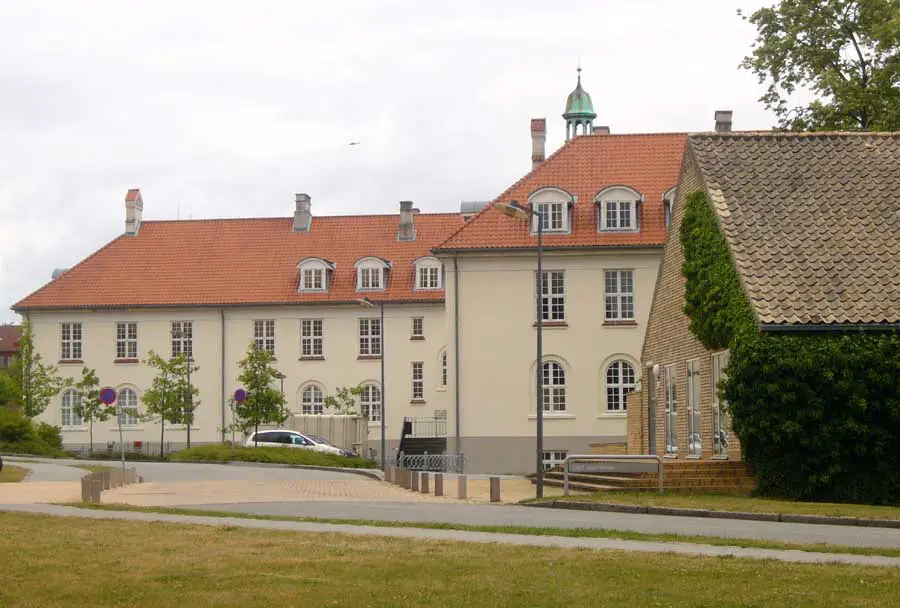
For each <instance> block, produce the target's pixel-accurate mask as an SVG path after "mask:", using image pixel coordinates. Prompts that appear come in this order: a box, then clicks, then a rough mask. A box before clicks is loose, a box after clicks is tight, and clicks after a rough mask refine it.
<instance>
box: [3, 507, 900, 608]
mask: <svg viewBox="0 0 900 608" xmlns="http://www.w3.org/2000/svg"><path fill="white" fill-rule="evenodd" d="M0 538H3V551H2V552H0V571H2V572H3V576H4V580H6V581H14V582H13V583H12V584H3V585H0V605H2V606H41V607H47V606H51V607H52V606H66V607H73V608H78V607H81V606H85V607H86V606H91V607H93V606H142V607H143V608H154V607H166V608H168V607H170V606H226V605H227V606H242V607H253V606H266V607H267V608H268V607H270V606H353V607H361V606H385V607H387V606H404V607H405V606H465V607H466V608H469V607H471V606H497V607H502V606H510V607H512V606H515V607H519V606H567V605H570V606H600V605H602V606H604V607H606V608H614V607H617V606H627V607H628V608H635V607H639V606H765V607H766V608H778V607H782V606H784V607H800V606H810V607H813V606H815V607H820V606H860V607H862V606H865V607H878V606H896V602H897V597H900V574H898V571H897V570H896V569H893V568H873V567H862V566H859V567H857V566H838V565H827V564H823V565H807V564H787V563H780V562H779V563H776V562H765V561H758V560H740V559H734V558H706V557H690V558H688V557H684V556H673V555H664V554H659V555H657V554H637V553H634V554H632V553H624V552H615V551H587V550H573V549H552V548H536V547H510V546H503V545H492V544H487V545H483V544H474V543H450V542H438V541H413V540H408V539H394V538H368V537H354V536H347V535H339V534H300V533H290V532H278V531H262V530H246V529H240V528H234V527H222V528H218V527H209V526H185V525H176V524H168V523H146V522H119V521H93V520H78V519H71V518H53V517H48V516H40V515H27V514H11V513H6V514H4V515H3V517H2V518H0ZM86 556H89V559H86Z"/></svg>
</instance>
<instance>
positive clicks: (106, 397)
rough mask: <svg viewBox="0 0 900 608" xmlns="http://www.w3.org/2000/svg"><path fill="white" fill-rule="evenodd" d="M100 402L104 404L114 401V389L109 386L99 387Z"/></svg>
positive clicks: (110, 403)
mask: <svg viewBox="0 0 900 608" xmlns="http://www.w3.org/2000/svg"><path fill="white" fill-rule="evenodd" d="M100 402H101V403H103V404H105V405H112V404H113V403H115V402H116V389H114V388H113V387H111V386H105V387H103V388H101V389H100Z"/></svg>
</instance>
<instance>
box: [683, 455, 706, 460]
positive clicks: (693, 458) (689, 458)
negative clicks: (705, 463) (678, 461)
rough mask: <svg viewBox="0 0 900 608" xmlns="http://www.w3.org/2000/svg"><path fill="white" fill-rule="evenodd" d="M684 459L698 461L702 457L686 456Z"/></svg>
mask: <svg viewBox="0 0 900 608" xmlns="http://www.w3.org/2000/svg"><path fill="white" fill-rule="evenodd" d="M685 458H686V459H687V460H700V459H701V458H703V457H702V456H700V455H699V454H688V455H687V456H685Z"/></svg>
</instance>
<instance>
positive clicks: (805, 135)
mask: <svg viewBox="0 0 900 608" xmlns="http://www.w3.org/2000/svg"><path fill="white" fill-rule="evenodd" d="M836 136H837V137H885V138H891V137H900V131H728V132H724V133H720V132H716V131H698V132H696V133H689V134H688V137H690V138H691V139H700V138H704V137H708V138H710V139H712V138H715V139H727V138H735V139H746V138H750V137H771V138H786V139H787V138H796V139H816V138H820V137H836Z"/></svg>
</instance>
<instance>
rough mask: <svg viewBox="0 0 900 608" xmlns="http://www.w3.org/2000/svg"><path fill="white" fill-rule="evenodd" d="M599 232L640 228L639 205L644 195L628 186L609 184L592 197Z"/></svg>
mask: <svg viewBox="0 0 900 608" xmlns="http://www.w3.org/2000/svg"><path fill="white" fill-rule="evenodd" d="M594 200H595V202H596V203H597V207H598V222H599V223H598V228H599V230H600V231H601V232H606V231H612V232H635V231H637V230H639V229H640V220H641V217H640V207H641V202H642V201H643V200H644V196H643V195H642V194H641V193H640V192H638V191H637V190H635V189H634V188H629V187H628V186H609V187H607V188H604V189H603V190H601V191H600V193H599V194H597V197H596V198H595V199H594Z"/></svg>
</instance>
